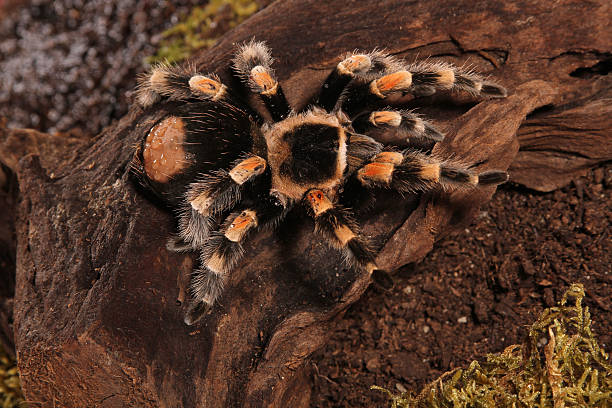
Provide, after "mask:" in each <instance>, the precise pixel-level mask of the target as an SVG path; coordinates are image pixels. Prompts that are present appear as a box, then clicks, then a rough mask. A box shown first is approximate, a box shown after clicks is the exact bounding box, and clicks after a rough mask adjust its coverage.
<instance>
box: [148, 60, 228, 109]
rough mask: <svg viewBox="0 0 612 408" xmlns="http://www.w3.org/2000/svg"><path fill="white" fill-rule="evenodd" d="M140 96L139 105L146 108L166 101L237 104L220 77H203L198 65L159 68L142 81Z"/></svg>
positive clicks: (155, 67)
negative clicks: (224, 101)
mask: <svg viewBox="0 0 612 408" xmlns="http://www.w3.org/2000/svg"><path fill="white" fill-rule="evenodd" d="M136 94H137V101H138V102H139V103H140V105H141V106H142V107H145V108H146V107H149V106H151V105H153V104H154V103H156V102H158V101H159V100H161V99H162V98H166V99H168V100H171V101H187V100H193V99H195V100H210V101H221V100H226V101H229V102H237V100H236V99H235V97H234V96H232V95H231V94H230V92H229V90H228V88H227V86H225V85H224V84H223V83H221V80H220V79H219V77H218V76H217V75H215V74H209V75H206V76H205V75H202V74H200V73H198V71H197V70H196V68H195V66H194V65H187V66H181V65H167V64H160V65H156V66H154V67H153V68H152V69H151V71H150V72H148V73H147V74H145V75H143V76H141V77H140V78H139V83H138V88H137V91H136Z"/></svg>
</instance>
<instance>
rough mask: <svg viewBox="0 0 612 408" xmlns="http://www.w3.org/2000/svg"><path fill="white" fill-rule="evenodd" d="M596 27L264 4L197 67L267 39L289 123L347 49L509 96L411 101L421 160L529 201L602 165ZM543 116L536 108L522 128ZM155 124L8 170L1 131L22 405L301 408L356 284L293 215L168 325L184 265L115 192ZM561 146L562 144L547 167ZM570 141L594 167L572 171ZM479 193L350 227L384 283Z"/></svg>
mask: <svg viewBox="0 0 612 408" xmlns="http://www.w3.org/2000/svg"><path fill="white" fill-rule="evenodd" d="M609 15H610V5H609V2H607V1H606V0H600V1H599V2H597V1H595V2H572V1H561V2H555V3H554V5H553V4H549V2H548V1H541V2H534V1H516V2H513V3H503V2H502V3H500V2H497V1H483V2H479V3H477V5H474V3H473V2H471V1H467V0H466V1H438V2H426V1H422V2H403V1H380V2H361V1H353V2H346V1H342V2H340V1H332V2H318V1H315V0H309V1H301V0H300V1H298V0H294V1H286V2H276V3H274V4H272V5H271V6H269V7H268V8H266V9H264V10H263V11H262V12H260V13H258V14H256V15H255V16H253V17H252V18H251V19H249V20H248V21H247V22H246V23H245V24H243V25H241V26H240V27H238V28H237V29H235V30H234V31H232V32H230V33H229V34H228V35H227V36H226V37H225V38H224V39H223V40H222V41H221V42H220V43H219V44H218V45H217V46H216V47H214V48H213V49H211V50H209V51H205V52H202V54H200V55H198V56H197V57H196V58H195V62H196V63H197V64H198V65H199V66H200V67H202V70H204V71H206V70H210V71H221V70H224V69H226V67H227V65H228V63H229V59H230V57H231V53H232V51H233V49H234V47H235V44H236V43H237V42H240V41H244V40H247V39H249V38H251V37H253V36H255V37H256V38H257V39H260V40H266V41H267V42H268V44H269V45H270V46H271V48H272V49H273V51H274V54H275V56H276V57H277V63H276V68H277V72H278V74H279V76H280V79H281V82H282V84H283V86H284V88H285V93H286V94H287V96H288V98H289V100H290V101H291V102H292V103H294V104H295V105H298V106H299V105H301V104H304V103H305V102H306V101H307V100H308V98H309V97H310V96H311V95H312V94H313V93H314V92H315V91H316V89H317V86H318V85H320V84H321V82H322V80H323V78H324V77H325V75H326V73H327V72H328V71H329V70H330V69H331V68H332V67H333V66H334V64H335V63H337V62H338V59H337V56H338V55H339V54H341V53H343V52H344V51H346V50H353V49H355V48H361V49H372V48H374V47H381V46H383V47H386V48H387V49H388V51H389V52H391V53H393V54H396V55H399V56H402V57H406V58H407V59H409V60H414V59H415V58H416V57H417V56H419V57H421V58H422V57H426V56H432V57H433V58H443V59H444V60H447V61H452V62H455V63H458V64H462V63H464V62H466V61H467V62H468V63H470V64H472V65H473V66H474V68H475V69H476V70H478V71H481V72H485V73H489V74H491V75H492V76H493V77H494V78H495V79H496V80H497V81H499V82H500V83H502V84H504V85H505V86H507V87H508V89H509V90H510V97H508V98H507V99H504V100H497V101H484V102H482V103H479V104H477V105H475V106H473V105H474V104H473V103H472V102H470V101H469V100H468V99H466V98H463V99H461V100H460V101H459V102H452V101H451V99H449V98H447V97H444V96H441V97H435V98H431V99H427V100H424V101H420V102H422V104H423V105H424V108H423V109H422V111H423V112H425V113H428V114H429V115H430V116H431V117H432V118H433V119H434V120H435V121H437V122H438V123H440V124H441V126H442V127H443V128H444V130H446V131H447V133H448V135H449V137H448V138H447V139H446V140H445V141H444V142H443V143H442V144H441V145H440V146H438V147H437V148H436V149H437V152H438V153H439V154H440V155H451V154H452V155H453V156H454V157H456V158H460V159H461V160H463V161H465V162H466V163H477V162H481V161H483V160H486V163H485V164H483V165H482V166H481V167H479V168H481V169H489V168H498V169H505V168H507V167H508V166H510V165H511V163H512V162H513V160H514V163H515V164H513V165H512V167H511V171H512V176H513V177H516V180H519V181H522V182H523V183H525V184H526V185H528V186H530V187H533V188H538V189H542V190H546V189H549V188H552V186H559V185H562V184H563V183H566V182H567V181H568V180H569V179H570V178H571V177H574V175H575V174H577V172H579V171H580V169H582V168H584V167H586V166H590V165H592V164H594V163H597V162H599V161H604V160H610V136H609V135H610V132H609V130H610V120H609V114H607V113H606V112H609V104H608V103H607V102H606V98H610V89H611V87H610V77H609V76H605V75H601V74H600V73H598V72H599V71H598V70H599V68H593V67H595V66H597V64H603V65H604V66H605V64H604V62H605V61H609V58H610V52H611V49H610V47H611V45H612V35H611V31H610V27H609V21H608V20H609ZM587 16H588V18H586V17H587ZM577 20H580V24H576V21H577ZM581 69H582V70H581ZM572 73H573V75H574V76H572V75H570V74H572ZM539 79H545V80H546V82H544V81H541V80H539ZM455 100H456V99H455ZM415 106H416V105H415ZM542 106H548V107H549V108H546V109H540V110H537V111H536V113H534V114H531V115H529V114H530V112H532V111H534V110H536V109H538V108H540V107H542ZM470 108H471V109H470ZM162 114H163V112H159V114H158V115H157V116H156V117H151V116H147V119H143V116H142V115H141V112H140V111H138V110H137V109H133V110H132V111H131V112H130V113H129V114H128V115H127V116H126V117H124V118H123V119H122V120H121V121H119V122H118V123H116V124H115V125H113V126H111V127H109V128H108V129H106V130H105V131H104V132H103V133H102V134H100V135H99V136H98V137H96V138H95V140H92V141H90V142H85V143H83V142H82V141H81V142H76V145H71V144H70V143H68V142H58V143H60V144H61V146H62V147H61V148H58V149H56V150H55V151H53V150H52V149H49V150H45V149H38V150H37V149H36V148H29V149H26V150H24V151H23V152H21V153H19V154H17V155H11V153H10V152H9V151H8V150H7V148H6V146H7V140H11V137H14V136H15V135H16V133H15V132H16V131H7V130H3V131H2V133H0V145H2V146H3V147H4V148H3V150H0V154H1V155H0V158H2V160H3V161H5V162H7V158H8V159H19V160H18V161H16V160H14V161H12V162H11V163H12V164H11V165H10V166H11V167H13V168H15V170H16V172H17V175H18V178H19V186H20V205H19V215H18V218H17V222H16V228H17V240H18V247H17V259H18V262H17V285H16V286H17V287H16V296H15V304H16V306H15V341H16V346H17V353H18V357H19V367H20V372H21V378H22V382H23V387H24V391H25V393H26V396H27V398H28V400H31V401H36V402H38V403H40V406H49V407H51V406H64V407H83V406H100V407H123V406H139V407H195V406H197V407H235V406H248V407H262V406H277V407H280V406H288V405H291V406H307V403H308V392H309V391H307V390H305V388H306V386H305V385H306V381H304V378H305V377H304V373H303V372H302V371H301V370H302V366H303V364H304V361H305V360H306V359H307V358H308V356H309V355H310V354H311V353H312V352H313V351H314V350H316V349H317V348H319V347H321V345H322V344H324V342H325V340H326V338H327V336H328V334H329V332H330V331H331V330H332V328H333V327H334V325H335V323H336V322H337V320H338V319H341V318H342V314H343V312H344V311H345V310H346V308H347V307H348V306H349V305H350V304H352V303H353V302H355V301H356V300H357V299H358V298H359V296H360V295H361V294H362V293H363V291H364V290H365V289H366V288H367V286H368V284H369V281H370V279H369V277H368V276H366V275H364V274H363V273H360V272H358V271H351V270H346V268H343V267H342V266H341V265H342V264H341V260H340V257H339V256H338V255H337V254H336V253H335V252H334V251H332V250H330V249H328V248H327V247H326V246H325V245H323V244H321V243H320V242H318V241H316V240H313V235H312V222H311V221H310V220H309V219H308V218H307V217H305V216H303V215H300V214H299V213H295V214H292V215H291V216H290V219H289V220H288V222H287V223H286V226H284V227H281V228H280V229H279V230H278V231H277V232H275V233H268V234H261V235H260V236H258V237H257V238H256V239H255V241H254V242H252V243H251V244H249V245H248V246H247V251H248V256H247V258H246V259H245V260H244V261H243V262H242V263H241V264H240V266H239V268H238V269H237V270H236V271H235V272H234V273H233V274H232V276H231V279H230V282H229V284H228V288H227V292H226V294H225V295H224V296H223V299H222V302H221V304H220V305H218V306H217V307H215V309H214V310H213V313H212V314H211V315H210V316H207V317H206V318H204V319H203V320H202V322H201V323H200V324H198V325H196V326H194V327H187V326H185V325H184V324H183V323H182V315H183V312H184V310H183V308H184V305H182V304H181V305H179V304H177V300H184V286H185V276H186V275H187V274H188V273H189V271H190V270H191V269H192V264H193V260H192V257H191V256H189V255H180V254H175V253H171V252H168V251H167V250H166V249H165V242H166V239H167V237H168V235H169V234H170V233H171V232H172V230H173V222H172V218H171V216H170V215H169V214H167V213H165V212H163V211H161V210H159V209H158V208H156V207H155V206H154V205H153V204H151V203H150V202H149V201H147V200H146V199H145V198H144V197H142V196H141V195H140V194H138V192H137V191H136V190H135V188H134V186H133V185H132V183H131V182H130V180H129V179H128V175H127V166H128V163H129V161H130V159H131V156H132V154H133V149H134V145H135V144H136V143H137V142H138V140H140V139H141V138H142V137H143V135H144V134H145V132H146V131H147V130H148V129H149V128H150V127H151V125H152V124H153V122H154V120H155V119H156V118H158V117H161V115H162ZM527 115H529V119H528V121H527V122H525V123H526V124H528V126H527V125H523V126H522V127H521V122H522V121H523V120H524V119H525V117H526V116H527ZM576 118H580V119H576ZM591 119H592V120H593V123H596V124H595V125H593V126H590V125H589V123H590V121H591ZM567 121H570V122H571V124H572V126H573V125H575V123H579V126H578V125H577V126H574V127H572V126H570V124H567ZM559 129H563V130H564V132H565V133H563V134H561V138H563V139H564V140H566V139H567V138H569V139H571V142H568V143H566V145H567V146H569V147H567V148H563V149H561V150H560V149H559V146H560V142H559V140H558V139H559V137H557V136H556V135H557V134H558V133H557V131H558V130H559ZM584 129H589V131H588V132H583V130H584ZM517 130H518V134H519V139H517V138H516V133H517ZM553 132H554V133H553ZM551 133H552V134H551ZM577 135H581V137H582V139H580V140H578V139H576V136H577ZM50 137H51V136H45V135H38V136H37V140H39V141H43V142H46V141H53V140H54V139H49V138H50ZM519 140H520V141H522V142H523V143H524V145H523V149H522V150H519ZM587 141H588V143H591V142H593V144H594V145H597V147H598V148H595V149H593V148H590V147H589V148H588V153H582V152H583V147H582V143H586V144H588V143H587ZM39 144H40V143H34V146H38V145H39ZM43 144H45V143H43ZM53 145H55V142H53V143H47V144H46V146H53ZM527 147H528V148H527ZM517 152H518V155H517ZM534 152H545V154H541V155H536V156H534ZM515 156H516V160H515ZM576 156H578V157H581V158H584V157H586V159H585V160H582V161H576V160H573V159H574V158H575V157H576ZM583 156H584V157H583ZM558 157H562V158H567V160H566V161H564V162H561V163H559V162H558V160H557V158H558ZM66 158H68V160H66ZM570 161H571V162H572V163H575V165H574V167H572V168H571V169H569V172H570V173H571V176H570V177H568V175H567V174H566V173H567V172H566V171H564V168H563V166H565V165H566V163H567V162H570ZM535 173H537V174H540V175H542V174H546V177H543V176H541V177H540V178H539V179H538V178H537V177H535V176H534V174H535ZM492 193H493V189H491V188H488V189H482V190H477V191H470V192H456V193H453V194H433V195H426V196H424V197H421V198H418V197H414V198H408V199H406V200H405V201H403V202H402V201H400V200H398V198H397V196H395V195H393V194H390V193H389V194H384V195H383V196H382V197H380V199H379V200H378V204H377V206H376V208H375V209H374V210H373V212H372V214H370V215H369V216H368V217H367V218H366V219H362V220H360V221H361V223H362V224H363V226H364V230H365V232H366V233H367V234H369V235H371V236H372V237H373V238H374V239H375V241H376V242H378V243H380V247H381V252H380V255H379V258H378V262H379V264H380V266H381V267H383V268H386V269H389V270H391V269H394V268H397V267H399V266H401V265H403V264H406V263H409V262H415V261H418V260H419V259H421V258H422V257H423V256H424V255H425V254H426V253H427V252H428V251H429V250H430V249H431V247H432V245H433V243H434V242H435V240H436V239H439V237H441V236H443V235H447V234H448V233H450V232H452V231H453V230H455V229H457V228H458V227H460V226H462V225H464V224H465V223H466V222H468V221H469V219H470V218H471V217H472V215H473V213H474V211H475V210H476V209H477V208H478V207H479V206H480V205H481V204H482V203H484V202H486V201H487V200H488V199H489V198H490V196H491V194H492Z"/></svg>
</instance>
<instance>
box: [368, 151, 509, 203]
mask: <svg viewBox="0 0 612 408" xmlns="http://www.w3.org/2000/svg"><path fill="white" fill-rule="evenodd" d="M356 174H357V179H358V180H359V181H360V182H361V184H362V185H363V186H365V187H386V188H392V189H394V190H397V191H399V192H400V193H416V192H419V191H428V190H432V189H434V188H436V187H438V186H441V187H442V188H445V189H457V188H462V187H473V186H482V185H490V184H501V183H504V182H506V181H507V180H508V173H506V172H505V171H501V170H490V171H485V172H483V173H478V174H477V173H474V172H473V171H471V170H469V169H468V168H466V167H464V166H461V165H458V164H455V163H451V162H448V161H443V160H439V159H437V158H434V157H431V156H428V155H425V154H423V153H420V152H416V151H412V150H405V151H404V152H401V153H400V152H393V151H383V152H381V153H379V154H377V155H376V156H374V158H373V159H372V160H371V161H370V163H368V164H366V165H365V166H363V167H361V168H360V169H359V170H358V171H357V173H356Z"/></svg>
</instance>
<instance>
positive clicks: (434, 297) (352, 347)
mask: <svg viewBox="0 0 612 408" xmlns="http://www.w3.org/2000/svg"><path fill="white" fill-rule="evenodd" d="M610 203H612V166H611V165H607V166H604V167H600V168H597V169H594V170H592V171H590V172H589V174H588V175H587V177H584V178H581V179H579V180H576V181H575V182H573V183H572V185H570V186H567V187H565V188H562V189H560V190H557V191H554V192H552V193H547V194H542V193H535V192H533V191H529V190H526V189H524V188H522V187H520V186H517V185H513V184H512V183H509V184H506V185H504V186H501V187H500V188H499V189H498V191H497V193H496V194H495V195H494V197H493V199H492V200H491V202H490V203H489V204H488V205H487V206H486V207H485V208H483V209H482V211H481V212H480V215H479V216H478V219H477V220H475V222H474V223H473V225H472V226H471V227H469V228H467V229H466V230H465V231H463V232H462V233H461V234H458V235H455V236H452V237H449V238H447V239H444V240H443V241H441V242H439V243H438V245H437V246H436V247H435V248H434V250H433V251H432V252H430V253H429V255H427V257H426V258H425V259H424V260H423V261H422V262H421V263H418V264H413V265H408V266H406V267H404V268H403V269H401V270H400V271H398V272H397V274H395V275H394V281H395V285H394V287H393V289H392V290H390V291H383V290H381V289H379V288H376V287H370V289H369V290H368V291H367V292H366V294H365V295H364V296H363V297H362V298H361V300H360V301H359V302H357V303H356V304H354V305H353V306H352V307H351V308H350V309H349V310H348V312H347V313H346V316H345V318H344V319H343V320H342V321H341V322H340V325H339V326H338V328H337V330H336V331H335V333H334V334H333V335H332V338H331V340H330V341H329V342H328V343H327V345H326V346H325V348H324V349H323V350H320V351H319V352H317V353H316V354H315V355H314V356H313V357H312V361H311V365H312V373H313V374H312V375H313V379H314V384H315V388H314V391H313V398H312V400H311V406H312V407H321V408H322V407H371V406H385V401H387V398H386V396H385V395H384V394H383V393H381V392H379V391H373V390H369V388H370V386H372V385H379V386H383V387H385V388H387V389H388V390H390V391H392V392H394V393H396V394H399V392H400V391H405V390H412V391H415V392H416V391H418V390H419V389H421V388H422V387H423V386H424V385H425V384H427V383H428V382H430V381H432V380H434V379H436V378H437V377H438V376H440V375H441V374H442V373H444V372H446V371H448V370H451V369H453V368H455V367H461V366H464V367H465V366H467V365H469V363H470V362H471V361H472V360H474V359H477V360H483V359H484V357H485V355H486V354H487V353H496V352H500V351H502V350H503V349H504V348H505V347H507V346H509V345H511V344H516V343H520V342H521V341H523V340H524V338H525V336H526V334H527V328H528V327H529V325H531V324H532V323H533V322H534V321H535V319H536V318H537V316H538V315H539V313H540V312H541V311H542V310H543V309H544V308H546V307H550V306H553V305H555V304H556V302H558V301H559V300H560V298H561V296H562V294H563V292H564V291H565V290H566V289H567V288H568V286H569V285H570V283H573V282H580V283H583V284H584V286H585V288H586V293H587V297H586V305H587V306H588V307H589V310H590V312H591V314H592V318H593V328H594V332H595V334H596V336H597V337H598V339H599V341H600V344H602V345H603V347H604V348H605V349H606V351H607V352H610V351H612V301H611V299H612V273H611V272H612V271H611V268H612V267H611V265H612V240H611V239H610V232H611V229H610V225H611V221H612V208H611V204H610Z"/></svg>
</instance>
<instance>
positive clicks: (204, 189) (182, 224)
mask: <svg viewBox="0 0 612 408" xmlns="http://www.w3.org/2000/svg"><path fill="white" fill-rule="evenodd" d="M266 167H267V164H266V161H265V160H264V159H262V158H261V157H259V156H255V155H248V156H247V157H246V158H242V159H239V160H238V161H236V162H234V164H233V165H232V167H231V168H230V169H229V170H217V171H214V172H212V173H209V174H206V175H204V176H203V177H202V178H201V179H200V180H198V181H196V182H194V183H191V185H190V186H189V189H188V190H187V194H186V198H187V199H186V203H185V206H184V207H183V208H182V209H181V210H180V212H179V216H178V218H179V228H178V230H179V235H178V237H179V238H180V240H182V241H183V242H184V243H187V244H190V245H191V248H201V247H202V246H203V245H205V243H206V241H207V239H208V237H209V231H210V228H211V226H212V225H213V224H214V223H215V218H217V217H218V216H219V215H220V214H222V213H223V212H225V211H227V210H230V209H232V208H233V207H234V206H235V205H236V204H237V203H238V202H240V200H241V196H242V191H243V189H244V188H245V187H246V186H247V185H248V184H249V183H251V182H252V181H253V180H254V179H256V178H257V177H259V176H260V175H262V174H263V173H264V172H265V170H266ZM168 248H169V249H172V250H176V251H182V250H187V249H188V248H186V247H185V245H183V243H181V242H180V241H179V240H177V239H176V238H172V239H171V240H170V242H169V244H168Z"/></svg>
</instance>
